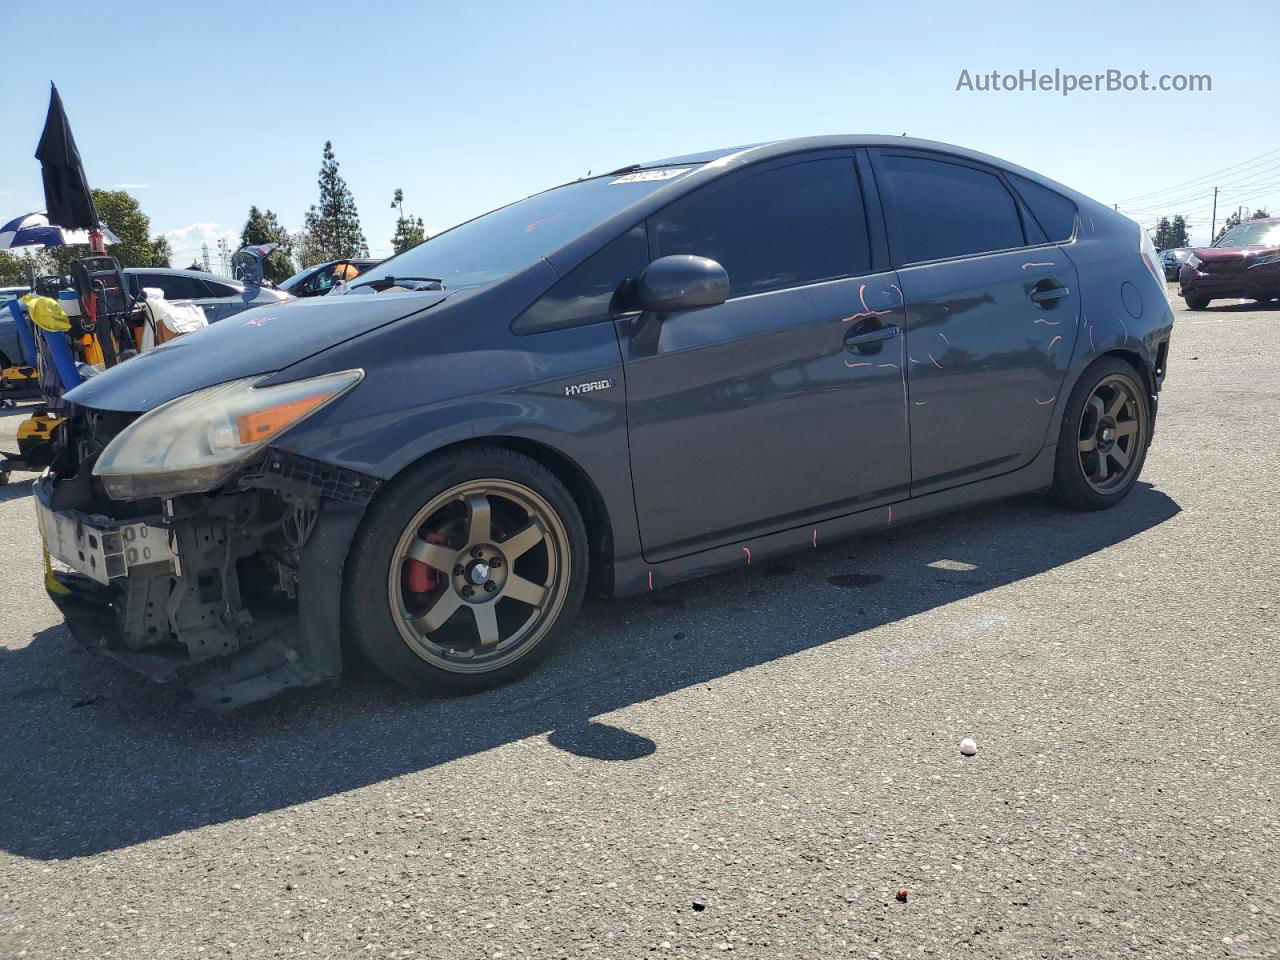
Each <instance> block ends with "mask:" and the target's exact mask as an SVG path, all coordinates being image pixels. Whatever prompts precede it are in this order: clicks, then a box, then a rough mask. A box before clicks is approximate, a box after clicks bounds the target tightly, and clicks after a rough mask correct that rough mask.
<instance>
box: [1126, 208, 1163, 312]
mask: <svg viewBox="0 0 1280 960" xmlns="http://www.w3.org/2000/svg"><path fill="white" fill-rule="evenodd" d="M1134 227H1135V228H1137V231H1138V236H1139V237H1141V238H1142V239H1141V240H1140V241H1139V243H1138V249H1139V250H1140V251H1141V252H1142V262H1143V263H1145V264H1146V265H1147V269H1148V270H1150V271H1151V276H1153V277H1155V280H1156V285H1157V286H1159V287H1160V292H1161V293H1163V294H1164V298H1165V300H1166V301H1167V300H1168V299H1169V288H1168V287H1167V286H1165V282H1164V270H1162V269H1161V267H1160V255H1159V254H1158V253H1156V245H1155V244H1154V243H1152V242H1151V235H1150V234H1149V233H1147V231H1145V230H1143V229H1142V227H1139V226H1138V225H1137V224H1136V223H1135V224H1134Z"/></svg>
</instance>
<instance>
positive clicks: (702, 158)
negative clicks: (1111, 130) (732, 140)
mask: <svg viewBox="0 0 1280 960" xmlns="http://www.w3.org/2000/svg"><path fill="white" fill-rule="evenodd" d="M848 147H882V148H886V147H887V148H893V147H897V148H906V149H911V150H931V151H941V152H943V153H948V154H951V155H952V156H956V157H962V158H967V159H970V160H974V161H976V162H978V163H984V164H988V165H991V166H995V167H999V168H1001V169H1004V170H1008V171H1011V172H1013V173H1017V174H1020V175H1023V176H1026V177H1028V178H1029V179H1031V180H1033V181H1036V182H1039V183H1042V184H1044V185H1046V186H1051V187H1053V188H1055V189H1058V190H1060V191H1062V192H1064V193H1067V194H1068V195H1069V196H1071V197H1072V199H1074V200H1075V201H1076V202H1077V203H1080V202H1081V201H1090V202H1093V201H1092V198H1089V197H1086V196H1084V195H1083V194H1081V193H1079V192H1078V191H1076V190H1073V189H1072V188H1070V187H1068V186H1067V185H1066V184H1061V183H1058V182H1056V181H1054V180H1050V179H1049V178H1048V177H1045V176H1044V175H1043V174H1040V173H1037V172H1036V171H1034V170H1028V169H1026V168H1025V167H1021V166H1019V165H1018V164H1016V163H1011V162H1009V161H1008V160H1002V159H1001V158H999V157H993V156H990V155H988V154H985V153H979V152H978V151H976V150H970V149H969V148H967V147H959V146H956V145H955V144H950V143H942V142H940V141H937V140H921V139H919V138H916V137H906V136H902V137H894V136H886V135H885V134H874V133H842V134H829V135H825V136H818V137H792V138H790V139H787V140H771V141H767V142H765V143H755V144H749V145H747V146H741V147H725V148H722V149H720V150H707V151H703V152H701V153H689V154H685V155H683V156H679V157H667V158H665V159H662V160H649V161H647V162H644V163H636V164H632V165H631V166H628V167H623V168H621V171H619V172H623V171H631V170H645V169H649V168H651V167H670V166H680V165H682V164H690V165H693V164H712V165H715V166H717V167H721V168H733V167H739V166H746V165H747V164H752V163H759V162H761V161H764V160H771V159H773V158H774V157H784V156H787V155H789V154H794V153H803V152H806V151H811V150H836V149H840V148H848ZM610 175H612V174H610Z"/></svg>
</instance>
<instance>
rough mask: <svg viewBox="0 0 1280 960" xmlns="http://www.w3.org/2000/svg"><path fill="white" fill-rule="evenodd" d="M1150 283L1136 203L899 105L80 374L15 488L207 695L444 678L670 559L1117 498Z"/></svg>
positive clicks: (540, 653)
mask: <svg viewBox="0 0 1280 960" xmlns="http://www.w3.org/2000/svg"><path fill="white" fill-rule="evenodd" d="M1172 324H1173V316H1172V313H1171V310H1170V306H1169V302H1168V299H1167V295H1166V293H1165V284H1164V278H1163V275H1162V268H1161V265H1160V263H1159V261H1158V258H1157V256H1156V253H1155V250H1154V249H1153V248H1152V246H1151V244H1150V241H1149V240H1148V239H1147V237H1146V234H1145V233H1144V232H1143V231H1142V230H1141V229H1139V227H1138V226H1137V224H1135V223H1133V222H1132V221H1131V220H1129V219H1127V218H1125V217H1123V216H1121V215H1119V214H1117V213H1115V212H1114V211H1112V210H1111V209H1109V208H1108V207H1106V206H1103V205H1101V204H1099V203H1096V202H1095V201H1093V200H1090V199H1089V198H1087V197H1085V196H1082V195H1081V194H1079V193H1077V192H1075V191H1073V190H1070V189H1068V188H1066V187H1064V186H1062V185H1061V184H1058V183H1055V182H1053V181H1051V180H1047V179H1045V178H1044V177H1042V176H1039V175H1038V174H1035V173H1033V172H1032V171H1030V170H1025V169H1023V168H1021V167H1017V166H1014V165H1012V164H1009V163H1005V162H1003V161H1001V160H997V159H995V158H993V157H989V156H984V155H982V154H979V153H974V152H973V151H970V150H965V149H961V148H959V147H952V146H947V145H945V144H940V143H933V142H929V141H923V140H913V139H907V138H898V137H893V138H890V137H861V136H831V137H815V138H809V139H800V140H787V141H781V142H776V143H767V144H762V145H757V146H752V147H745V148H734V149H728V150H718V151H713V152H709V153H703V154H695V155H690V156H685V157H677V158H674V159H669V160H660V161H656V162H652V163H640V164H635V165H633V166H628V167H624V168H622V169H620V170H615V171H613V172H612V173H609V174H606V175H604V176H598V177H589V178H587V179H583V180H577V181H574V182H572V183H567V184H565V185H563V186H559V187H555V188H553V189H550V190H547V191H545V192H543V193H539V194H536V195H534V196H531V197H528V198H526V199H524V200H520V201H518V202H516V203H513V204H511V205H509V206H506V207H502V208H501V209H498V210H494V211H492V212H490V213H487V214H485V215H483V216H479V217H476V218H475V219H473V220H470V221H468V222H466V223H463V224H461V225H460V226H457V227H454V228H453V229H451V230H448V231H445V232H444V233H441V234H439V235H437V236H435V237H432V238H431V239H430V240H428V241H426V242H425V243H422V244H420V245H418V246H416V247H414V248H412V249H410V250H408V251H406V252H405V253H402V254H400V255H399V256H396V257H393V258H392V259H390V260H387V261H386V262H384V263H382V264H380V265H379V266H377V267H375V268H373V269H371V270H370V271H368V272H367V273H365V274H362V275H361V276H360V277H358V278H356V279H355V280H352V281H350V282H348V283H347V284H345V285H344V286H341V287H338V288H337V289H336V290H335V291H334V292H333V293H331V294H330V295H329V296H327V297H323V298H316V299H313V300H310V301H303V302H295V303H290V304H287V305H280V306H273V305H268V306H263V307H259V308H255V309H253V310H250V311H248V312H246V313H242V314H240V315H238V316H236V317H233V318H230V319H228V320H225V321H223V322H222V323H219V324H217V325H215V326H212V327H210V328H208V329H207V330H203V331H201V332H199V333H197V334H194V335H192V336H188V337H184V338H182V339H179V340H177V341H175V342H173V343H171V344H168V345H166V346H164V347H162V348H160V349H158V350H156V351H154V352H152V353H149V354H146V355H143V356H141V357H138V358H137V359H135V360H132V361H130V362H129V363H127V364H122V365H120V366H118V367H116V368H114V369H112V370H109V371H107V372H106V373H105V374H102V375H100V376H98V377H95V378H93V379H91V380H89V381H87V382H86V383H85V384H83V385H82V386H80V387H78V388H76V389H75V390H73V391H72V392H71V393H70V394H69V395H68V400H69V401H70V404H71V417H70V419H69V420H68V421H67V423H66V424H65V426H64V427H63V429H62V432H61V437H60V448H59V453H58V456H57V458H56V461H55V463H54V465H53V467H52V468H51V470H50V471H49V473H48V474H47V475H46V476H44V477H42V478H41V479H40V480H39V481H38V482H37V483H36V485H35V499H36V505H37V511H38V514H39V519H40V526H41V532H42V534H43V536H44V539H45V544H46V546H47V549H48V551H49V554H50V555H51V556H52V557H53V559H54V560H55V561H57V563H56V564H55V565H54V568H53V569H52V571H51V572H50V573H49V575H48V576H47V578H46V584H47V587H48V589H49V592H50V595H51V597H52V598H53V599H54V601H55V602H56V603H57V604H58V605H59V606H60V608H61V609H62V610H63V612H64V615H65V617H66V619H67V621H68V623H69V624H70V626H71V628H72V631H73V633H74V634H75V635H76V636H77V638H78V639H79V640H80V641H81V642H82V643H84V644H85V645H87V646H89V647H92V648H94V649H97V650H100V651H102V652H104V653H107V654H110V655H111V656H113V657H115V658H117V659H118V660H121V661H123V662H124V663H126V664H128V665H130V666H132V667H135V668H137V669H138V670H141V671H142V672H144V673H146V674H149V675H150V676H152V677H153V678H155V679H157V680H161V681H175V682H176V683H177V684H178V685H180V686H181V687H182V688H184V689H185V690H187V691H189V693H190V694H191V696H192V697H193V698H194V700H195V701H196V702H197V703H198V704H201V705H203V706H206V707H209V708H212V709H220V708H228V707H232V706H235V705H237V704H241V703H245V702H248V701H252V700H257V699H261V698H263V697H267V696H269V695H271V694H273V693H276V692H278V691H280V690H282V689H285V688H288V687H296V686H305V685H308V684H314V683H318V682H320V681H322V680H326V679H331V678H334V677H337V676H338V675H339V674H340V673H341V672H342V667H343V656H344V653H345V655H352V654H353V653H357V652H358V653H359V654H362V655H363V656H365V657H366V658H368V659H369V660H370V661H372V662H373V663H374V664H376V665H377V666H378V667H380V668H381V669H382V670H383V671H385V672H386V673H387V674H388V675H389V676H391V677H392V678H394V679H395V680H397V681H399V682H401V683H404V684H406V685H408V686H410V687H413V688H415V689H420V690H424V691H432V692H466V691H472V690H477V689H480V688H483V687H487V686H490V685H492V684H495V683H500V682H503V681H507V680H511V679H512V678H514V677H517V676H519V675H521V674H523V673H525V672H526V671H528V670H530V669H531V668H532V667H533V666H534V665H535V664H537V663H538V662H539V661H540V660H542V658H544V657H545V656H547V654H548V653H550V652H551V650H552V649H553V647H554V646H555V644H556V642H557V640H559V638H560V637H562V636H563V635H564V633H565V632H566V630H567V629H568V628H569V626H570V624H571V623H572V622H573V620H574V617H575V616H576V615H577V613H578V610H579V607H580V605H581V603H582V599H583V595H584V593H585V591H586V590H587V589H588V588H591V589H594V590H597V591H599V592H602V593H606V594H612V595H615V596H617V595H626V594H632V593H637V592H640V591H648V590H658V589H661V588H663V587H665V586H667V585H668V584H671V583H674V582H676V581H679V580H683V579H687V578H690V577H696V576H700V575H702V574H706V573H711V572H714V571H718V570H726V569H733V568H745V567H748V566H750V565H751V564H753V563H756V564H758V563H760V562H761V561H762V560H765V559H767V558H769V557H773V556H777V555H779V554H783V553H787V552H791V551H799V550H812V549H814V548H816V547H818V546H819V545H822V544H825V543H827V542H828V541H830V540H832V539H833V538H840V537H847V536H849V535H851V534H858V533H863V532H867V531H875V530H884V529H888V528H891V527H894V526H896V525H898V524H901V523H904V522H907V521H911V520H916V519H919V518H921V517H925V516H929V515H932V514H936V513H939V512H941V511H945V510H951V509H953V508H957V507H963V506H966V505H969V504H975V503H979V502H981V501H985V500H991V499H993V498H997V497H1006V496H1010V495H1013V494H1021V493H1025V492H1028V491H1038V490H1051V491H1052V492H1053V493H1054V494H1056V496H1057V497H1058V498H1059V499H1060V500H1062V501H1063V502H1064V503H1066V504H1068V505H1070V506H1073V507H1076V508H1080V509H1088V510H1093V509H1101V508H1106V507H1111V506H1114V505H1115V504H1116V503H1118V502H1119V501H1120V500H1122V499H1123V498H1124V497H1125V496H1126V495H1127V494H1128V493H1129V491H1130V490H1131V489H1132V487H1133V485H1134V482H1135V481H1136V479H1137V477H1138V473H1139V471H1140V470H1141V469H1142V465H1143V460H1144V458H1145V455H1146V451H1147V447H1148V445H1149V444H1150V441H1151V436H1152V428H1153V425H1154V420H1155V413H1156V398H1157V395H1158V394H1159V392H1160V388H1161V383H1162V381H1163V379H1164V375H1165V363H1166V357H1167V349H1168V344H1169V336H1170V332H1171V329H1172Z"/></svg>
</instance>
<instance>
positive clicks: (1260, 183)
mask: <svg viewBox="0 0 1280 960" xmlns="http://www.w3.org/2000/svg"><path fill="white" fill-rule="evenodd" d="M1277 174H1280V165H1277V166H1276V167H1273V168H1270V169H1267V170H1265V171H1256V172H1255V173H1254V174H1251V175H1249V176H1248V177H1245V178H1244V179H1243V180H1228V181H1226V182H1225V183H1219V184H1217V186H1216V187H1215V188H1214V189H1221V190H1228V189H1235V190H1237V192H1240V191H1243V190H1250V191H1256V190H1261V189H1264V188H1266V187H1269V186H1271V185H1273V184H1277V183H1280V177H1278V176H1277ZM1209 189H1210V187H1209V186H1208V184H1206V185H1205V186H1203V187H1201V188H1199V189H1197V190H1196V191H1195V192H1193V193H1187V194H1183V195H1182V196H1179V197H1174V198H1171V199H1167V200H1160V201H1156V202H1151V203H1144V204H1140V205H1138V206H1136V207H1130V208H1128V209H1129V210H1130V211H1132V212H1137V213H1142V212H1144V211H1147V210H1168V209H1169V208H1170V207H1175V206H1177V205H1178V204H1182V203H1191V202H1192V201H1194V200H1196V199H1198V198H1200V197H1203V196H1206V195H1207V193H1208V191H1209Z"/></svg>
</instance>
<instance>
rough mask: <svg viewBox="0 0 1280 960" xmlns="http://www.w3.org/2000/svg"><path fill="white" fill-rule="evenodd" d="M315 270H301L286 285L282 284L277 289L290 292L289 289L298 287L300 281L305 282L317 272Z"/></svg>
mask: <svg viewBox="0 0 1280 960" xmlns="http://www.w3.org/2000/svg"><path fill="white" fill-rule="evenodd" d="M315 269H316V268H315V267H307V268H305V269H303V270H299V271H298V272H297V273H295V274H294V275H293V276H292V277H290V278H289V279H288V280H286V281H285V282H284V283H282V284H280V286H279V287H278V288H277V289H279V290H289V289H292V288H293V287H296V286H297V285H298V283H299V282H300V281H302V280H305V279H306V278H307V277H309V276H311V274H312V273H313V272H314V271H315Z"/></svg>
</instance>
